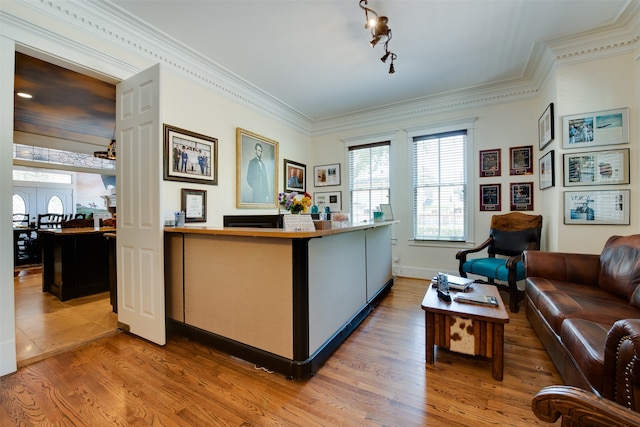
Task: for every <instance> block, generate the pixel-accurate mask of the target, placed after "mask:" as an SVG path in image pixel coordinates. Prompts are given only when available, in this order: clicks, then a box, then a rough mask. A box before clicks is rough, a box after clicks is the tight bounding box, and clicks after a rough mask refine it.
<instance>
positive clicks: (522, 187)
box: [510, 182, 533, 211]
mask: <svg viewBox="0 0 640 427" xmlns="http://www.w3.org/2000/svg"><path fill="white" fill-rule="evenodd" d="M510 200H511V210H512V211H532V210H533V182H515V183H512V184H511V191H510Z"/></svg>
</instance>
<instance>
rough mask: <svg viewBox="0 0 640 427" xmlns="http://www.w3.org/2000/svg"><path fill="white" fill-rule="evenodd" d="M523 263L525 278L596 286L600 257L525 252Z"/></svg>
mask: <svg viewBox="0 0 640 427" xmlns="http://www.w3.org/2000/svg"><path fill="white" fill-rule="evenodd" d="M523 262H524V266H525V269H526V275H527V277H542V278H545V279H550V280H561V281H563V282H573V283H578V284H581V285H587V286H598V276H599V274H600V255H591V254H571V253H562V252H544V251H532V250H526V251H524V253H523Z"/></svg>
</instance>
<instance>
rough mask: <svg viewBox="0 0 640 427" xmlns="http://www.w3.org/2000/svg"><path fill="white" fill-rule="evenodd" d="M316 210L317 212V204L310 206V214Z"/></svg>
mask: <svg viewBox="0 0 640 427" xmlns="http://www.w3.org/2000/svg"><path fill="white" fill-rule="evenodd" d="M318 212H319V210H318V205H313V206H311V213H312V214H317V213H318Z"/></svg>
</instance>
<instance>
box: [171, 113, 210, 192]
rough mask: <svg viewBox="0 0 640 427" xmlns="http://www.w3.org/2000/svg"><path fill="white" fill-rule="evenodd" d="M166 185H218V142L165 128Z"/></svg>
mask: <svg viewBox="0 0 640 427" xmlns="http://www.w3.org/2000/svg"><path fill="white" fill-rule="evenodd" d="M163 128H164V129H163V130H164V168H163V169H164V179H165V181H182V182H194V183H199V184H210V185H218V140H217V139H216V138H212V137H210V136H206V135H201V134H199V133H195V132H191V131H188V130H185V129H180V128H177V127H175V126H171V125H167V124H165V125H164V127H163Z"/></svg>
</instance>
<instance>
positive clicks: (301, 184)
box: [284, 159, 307, 193]
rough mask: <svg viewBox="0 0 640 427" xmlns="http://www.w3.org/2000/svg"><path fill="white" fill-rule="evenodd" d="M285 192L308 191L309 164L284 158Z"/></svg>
mask: <svg viewBox="0 0 640 427" xmlns="http://www.w3.org/2000/svg"><path fill="white" fill-rule="evenodd" d="M284 173H285V175H284V192H285V193H289V192H292V191H297V192H305V191H307V190H306V188H307V185H306V182H307V166H306V165H303V164H302V163H298V162H294V161H293V160H287V159H284Z"/></svg>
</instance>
